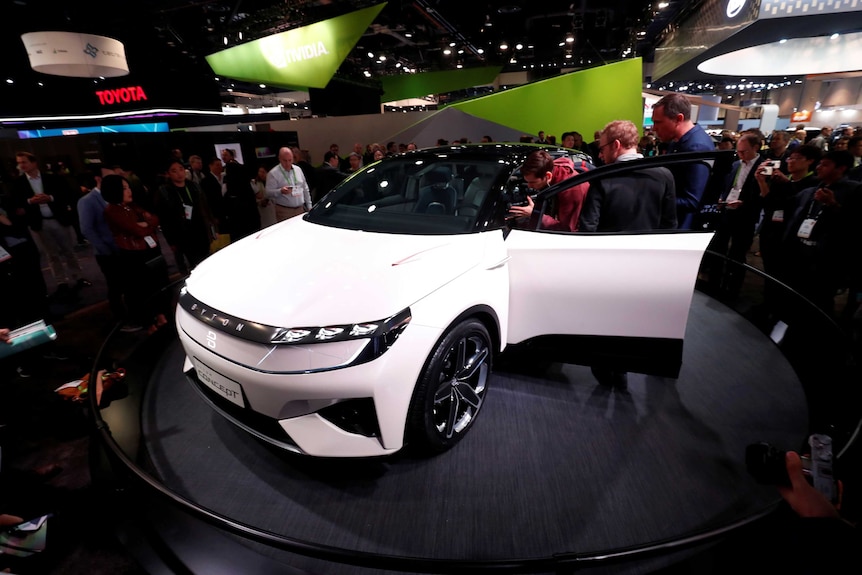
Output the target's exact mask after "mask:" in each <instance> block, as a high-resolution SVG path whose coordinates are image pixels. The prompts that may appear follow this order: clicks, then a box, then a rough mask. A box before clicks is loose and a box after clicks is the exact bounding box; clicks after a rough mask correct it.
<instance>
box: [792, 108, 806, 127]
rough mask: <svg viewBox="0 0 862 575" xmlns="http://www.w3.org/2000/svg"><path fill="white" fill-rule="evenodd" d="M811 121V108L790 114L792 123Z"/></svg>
mask: <svg viewBox="0 0 862 575" xmlns="http://www.w3.org/2000/svg"><path fill="white" fill-rule="evenodd" d="M810 121H811V112H810V111H809V110H802V111H799V112H793V113H792V114H791V115H790V123H792V124H796V123H799V122H810Z"/></svg>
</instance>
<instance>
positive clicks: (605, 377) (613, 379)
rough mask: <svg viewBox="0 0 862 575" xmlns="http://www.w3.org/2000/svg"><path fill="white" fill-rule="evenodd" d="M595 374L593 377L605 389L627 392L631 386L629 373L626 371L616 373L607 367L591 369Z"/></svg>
mask: <svg viewBox="0 0 862 575" xmlns="http://www.w3.org/2000/svg"><path fill="white" fill-rule="evenodd" d="M590 371H592V372H593V377H595V378H596V380H597V381H598V382H599V385H601V386H603V387H609V388H613V389H618V390H626V389H628V386H629V378H628V373H627V372H625V371H614V370H613V369H610V368H607V367H595V366H592V367H590Z"/></svg>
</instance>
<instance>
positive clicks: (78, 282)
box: [75, 278, 93, 289]
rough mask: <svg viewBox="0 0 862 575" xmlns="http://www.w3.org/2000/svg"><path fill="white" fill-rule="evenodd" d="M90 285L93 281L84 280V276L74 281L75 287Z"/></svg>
mask: <svg viewBox="0 0 862 575" xmlns="http://www.w3.org/2000/svg"><path fill="white" fill-rule="evenodd" d="M92 285H93V282H91V281H90V280H85V279H84V278H81V279H79V280H78V281H77V282H75V289H80V288H85V287H90V286H92Z"/></svg>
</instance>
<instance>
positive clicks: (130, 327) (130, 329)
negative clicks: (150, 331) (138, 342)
mask: <svg viewBox="0 0 862 575" xmlns="http://www.w3.org/2000/svg"><path fill="white" fill-rule="evenodd" d="M142 329H144V328H143V326H140V325H138V324H136V323H127V324H126V325H124V326H123V327H121V328H120V331H121V332H123V333H135V332H136V331H141V330H142Z"/></svg>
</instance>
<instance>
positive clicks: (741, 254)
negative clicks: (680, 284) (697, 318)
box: [709, 132, 763, 300]
mask: <svg viewBox="0 0 862 575" xmlns="http://www.w3.org/2000/svg"><path fill="white" fill-rule="evenodd" d="M759 151H760V138H759V137H758V136H757V134H754V133H751V132H745V133H743V134H742V135H741V136H740V137H739V140H738V141H737V142H736V155H737V157H738V158H739V160H738V161H736V162H734V163H733V166H731V168H730V173H729V174H728V177H727V182H726V183H725V188H724V193H723V194H722V195H721V198H720V199H719V206H721V207H722V209H723V210H724V211H723V213H722V216H721V221H720V223H719V225H718V229H717V230H716V233H715V237H714V238H713V240H712V242H711V243H710V246H709V249H710V250H712V251H715V252H718V253H720V254H725V255H727V257H728V258H729V259H730V260H732V261H734V262H738V263H739V264H744V263H745V258H746V255H747V254H748V250H749V248H750V247H751V243H752V242H753V241H754V230H755V226H756V225H757V219H758V217H759V216H760V208H761V207H762V205H763V202H762V199H761V196H760V185H759V184H758V183H757V179H756V178H755V173H756V172H757V168H758V166H759V165H760V162H762V161H763V158H762V157H761V156H760V155H759V153H758V152H759ZM744 278H745V268H744V267H743V266H742V265H737V264H733V263H731V264H730V265H728V267H727V269H726V270H725V273H724V276H723V277H722V278H713V277H711V278H710V282H711V283H712V284H713V286H715V285H719V286H720V288H721V290H722V293H721V295H722V296H723V297H726V298H727V299H729V300H732V299H735V298H736V297H737V296H738V295H739V290H740V289H741V288H742V281H743V279H744ZM719 280H720V283H718V282H719Z"/></svg>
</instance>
